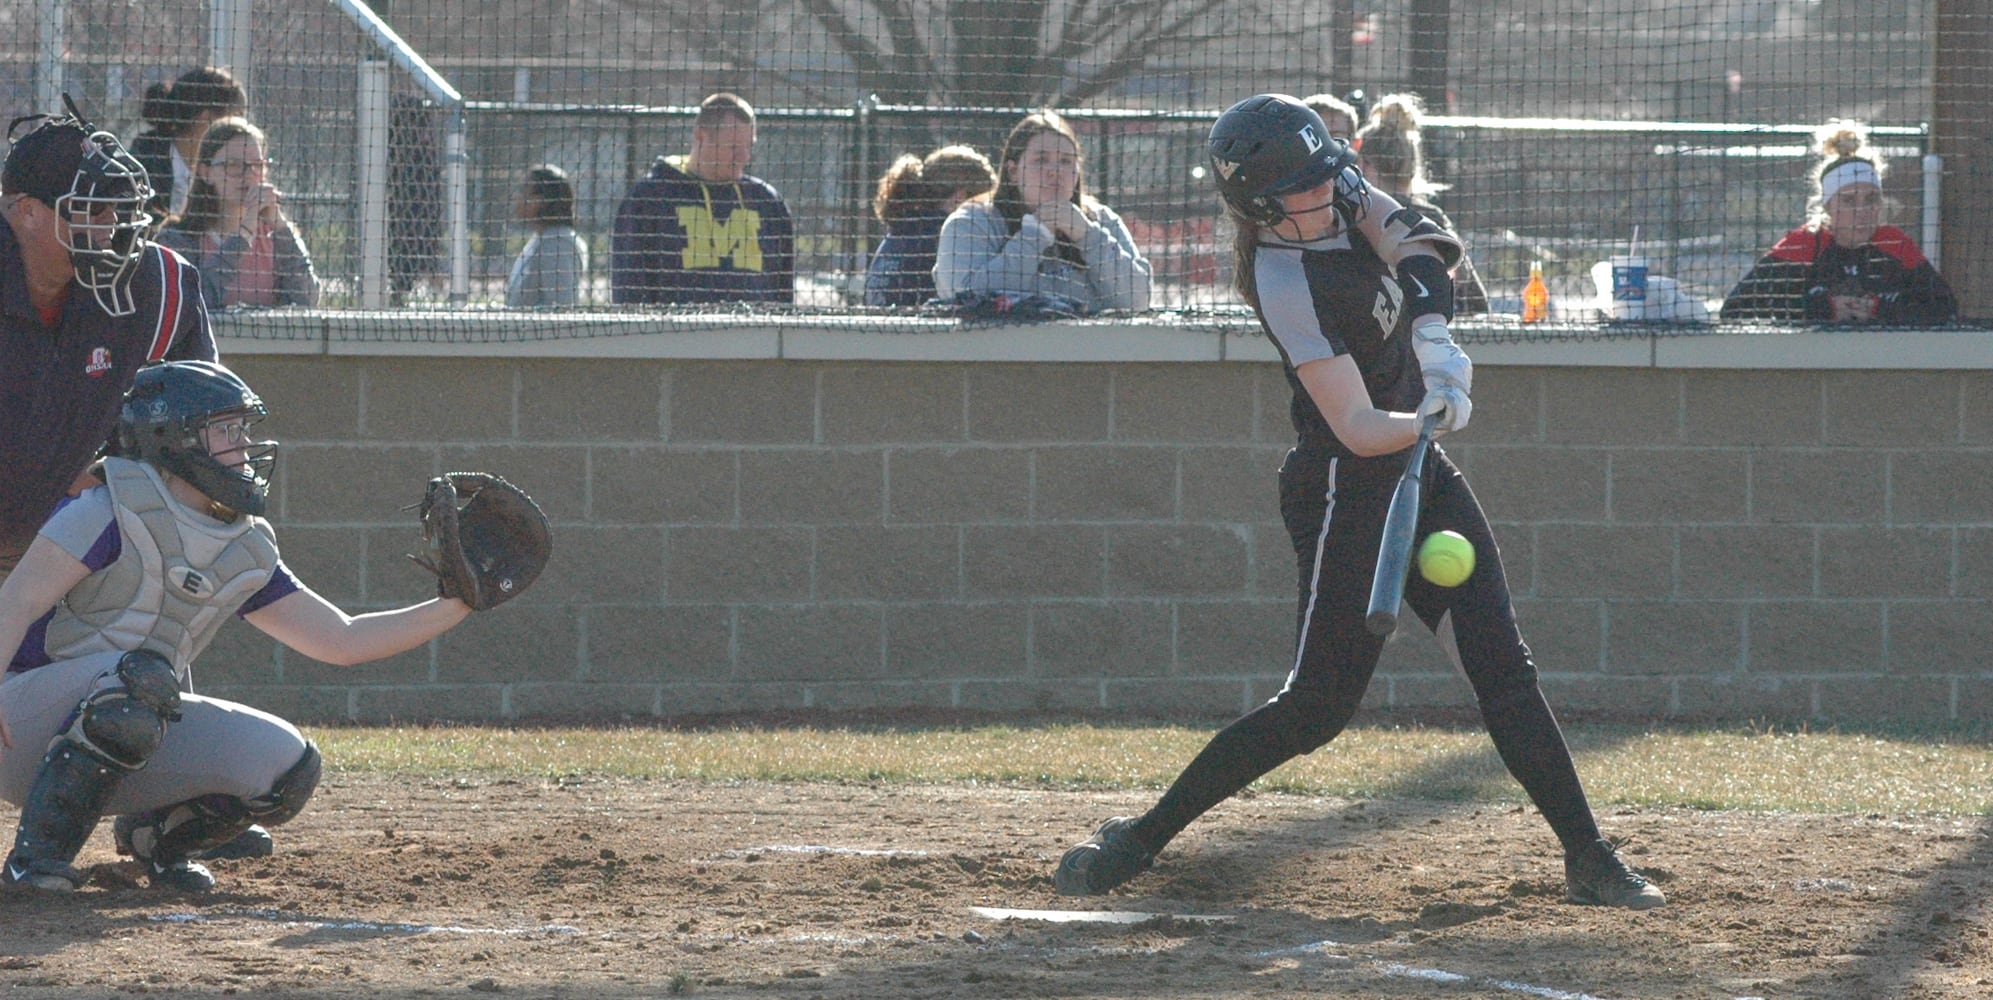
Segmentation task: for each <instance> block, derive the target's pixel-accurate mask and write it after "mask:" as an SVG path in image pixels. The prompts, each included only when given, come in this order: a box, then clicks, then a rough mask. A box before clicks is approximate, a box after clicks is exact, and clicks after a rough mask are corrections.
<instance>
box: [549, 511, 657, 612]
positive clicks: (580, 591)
mask: <svg viewBox="0 0 1993 1000" xmlns="http://www.w3.org/2000/svg"><path fill="white" fill-rule="evenodd" d="M664 532H665V529H663V528H657V527H651V526H649V525H601V526H591V525H566V526H563V527H561V528H560V529H559V530H558V531H556V532H555V534H554V550H553V554H552V555H551V556H550V557H549V558H548V560H547V568H546V569H545V570H543V571H541V573H540V578H539V580H538V581H536V582H535V583H534V584H533V589H531V590H529V591H527V592H526V593H525V594H523V595H521V596H520V597H519V598H518V599H517V600H516V601H514V602H513V603H515V604H517V605H519V606H521V607H525V606H528V604H529V602H530V603H531V604H655V603H657V602H660V601H662V600H664Z"/></svg>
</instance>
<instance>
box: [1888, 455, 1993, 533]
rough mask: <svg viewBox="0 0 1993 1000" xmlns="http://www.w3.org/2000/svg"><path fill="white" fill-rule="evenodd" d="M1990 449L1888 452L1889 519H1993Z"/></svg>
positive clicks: (1981, 522) (1916, 521) (1912, 521)
mask: <svg viewBox="0 0 1993 1000" xmlns="http://www.w3.org/2000/svg"><path fill="white" fill-rule="evenodd" d="M1989 482H1993V452H1984V451H1958V450H1933V449H1920V450H1911V451H1901V452H1893V453H1891V454H1890V457H1889V520H1890V523H1891V524H1896V525H1906V524H1959V523H1965V524H1972V525H1984V524H1988V523H1993V490H1989V489H1987V488H1986V484H1987V483H1989Z"/></svg>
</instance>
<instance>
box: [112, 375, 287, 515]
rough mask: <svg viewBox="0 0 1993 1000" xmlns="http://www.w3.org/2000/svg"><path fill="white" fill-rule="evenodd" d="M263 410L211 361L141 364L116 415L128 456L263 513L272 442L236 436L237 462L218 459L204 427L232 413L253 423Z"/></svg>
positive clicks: (244, 386)
mask: <svg viewBox="0 0 1993 1000" xmlns="http://www.w3.org/2000/svg"><path fill="white" fill-rule="evenodd" d="M268 414H269V410H268V409H266V408H265V407H264V406H263V400H262V399H261V398H259V397H258V396H257V395H256V392H255V390H253V389H251V388H249V384H248V383H246V382H244V381H242V379H241V377H239V376H237V375H236V374H235V373H234V372H232V371H229V370H228V369H226V368H223V367H222V366H220V365H218V364H215V363H214V362H212V361H167V362H163V363H160V364H152V365H146V366H145V367H143V368H140V369H139V370H138V375H137V376H136V377H135V378H134V379H133V380H132V387H131V391H130V392H127V393H126V394H125V405H124V409H123V410H122V411H121V412H120V413H119V414H118V446H119V449H120V450H121V451H123V452H124V455H125V457H126V458H131V459H136V460H138V461H142V462H149V463H151V464H152V465H156V466H158V467H159V468H161V469H164V470H166V471H167V472H170V473H172V474H174V475H176V476H179V477H180V478H181V479H184V480H186V481H187V482H188V483H189V484H191V485H192V486H193V487H194V488H195V489H198V490H200V491H201V492H202V493H205V494H207V495H208V497H209V499H212V500H214V501H215V502H216V503H219V504H221V505H223V506H225V507H227V508H229V509H231V510H234V511H238V512H241V513H244V514H261V513H263V511H264V508H265V507H266V506H267V501H268V499H269V496H270V473H271V470H272V469H273V468H274V467H275V465H276V462H277V442H275V441H248V440H243V441H240V442H236V443H239V444H241V445H242V452H243V462H242V464H240V465H223V464H222V463H221V462H220V461H217V460H216V459H215V457H214V456H213V455H211V454H209V452H208V443H207V429H208V425H209V424H214V423H222V422H227V421H230V420H242V421H243V422H244V423H245V424H246V425H248V426H254V425H255V423H256V422H257V421H259V420H262V419H263V418H264V417H265V416H267V415H268Z"/></svg>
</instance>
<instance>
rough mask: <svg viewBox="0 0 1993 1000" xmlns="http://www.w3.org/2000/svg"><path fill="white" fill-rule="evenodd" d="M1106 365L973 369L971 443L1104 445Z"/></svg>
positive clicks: (1108, 378)
mask: <svg viewBox="0 0 1993 1000" xmlns="http://www.w3.org/2000/svg"><path fill="white" fill-rule="evenodd" d="M1113 370H1114V369H1113V368H1112V367H1111V366H1108V365H1063V364H1059V365H1055V364H1043V365H971V366H969V369H968V373H967V379H968V392H969V427H968V436H969V440H971V441H991V442H1006V443H1007V442H1048V441H1072V442H1088V441H1105V440H1107V432H1108V424H1107V419H1108V406H1109V395H1108V384H1109V382H1110V381H1111V379H1112V377H1113V375H1112V372H1113Z"/></svg>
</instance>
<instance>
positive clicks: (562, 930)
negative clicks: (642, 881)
mask: <svg viewBox="0 0 1993 1000" xmlns="http://www.w3.org/2000/svg"><path fill="white" fill-rule="evenodd" d="M146 919H148V920H153V921H157V922H160V923H169V924H203V923H209V922H211V921H213V920H216V919H234V920H261V921H265V922H268V923H273V924H278V925H280V926H284V927H309V928H311V929H313V930H330V931H367V932H370V933H375V934H411V935H413V934H490V935H498V936H508V937H509V936H513V935H521V934H579V933H581V928H579V927H573V926H570V925H567V924H541V925H540V926H538V927H463V926H459V925H456V924H407V923H381V922H376V921H371V920H344V919H336V918H327V917H313V916H308V915H306V914H302V913H286V912H284V911H282V910H220V911H217V912H215V913H155V914H152V915H150V916H148V917H147V918H146Z"/></svg>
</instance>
